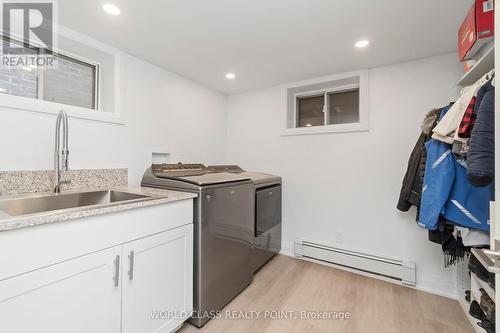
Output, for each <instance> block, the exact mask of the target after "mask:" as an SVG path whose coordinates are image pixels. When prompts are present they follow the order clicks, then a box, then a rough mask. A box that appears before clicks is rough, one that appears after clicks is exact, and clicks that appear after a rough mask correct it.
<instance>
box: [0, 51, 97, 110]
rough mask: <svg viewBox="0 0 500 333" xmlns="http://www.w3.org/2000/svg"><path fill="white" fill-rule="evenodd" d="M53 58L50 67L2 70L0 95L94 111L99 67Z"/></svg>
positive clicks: (7, 68)
mask: <svg viewBox="0 0 500 333" xmlns="http://www.w3.org/2000/svg"><path fill="white" fill-rule="evenodd" d="M19 44H21V43H20V42H19ZM52 57H53V58H54V61H53V63H52V66H37V65H30V66H24V67H5V66H1V67H0V92H1V93H4V94H9V95H15V96H21V97H27V98H33V99H39V100H45V101H50V102H55V103H61V104H66V105H72V106H77V107H82V108H86V109H92V110H97V109H98V96H97V95H98V93H97V92H98V89H97V88H98V82H99V79H98V74H99V66H98V65H97V64H94V63H91V62H89V61H84V60H80V59H76V57H72V56H68V55H65V54H61V53H55V52H54V53H53V55H52Z"/></svg>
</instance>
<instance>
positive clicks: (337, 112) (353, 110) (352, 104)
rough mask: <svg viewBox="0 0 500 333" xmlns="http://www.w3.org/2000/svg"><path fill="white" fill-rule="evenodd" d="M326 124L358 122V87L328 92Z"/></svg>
mask: <svg viewBox="0 0 500 333" xmlns="http://www.w3.org/2000/svg"><path fill="white" fill-rule="evenodd" d="M328 109H329V110H328V116H329V117H328V124H332V125H333V124H349V123H359V89H355V90H350V91H342V92H331V93H328Z"/></svg>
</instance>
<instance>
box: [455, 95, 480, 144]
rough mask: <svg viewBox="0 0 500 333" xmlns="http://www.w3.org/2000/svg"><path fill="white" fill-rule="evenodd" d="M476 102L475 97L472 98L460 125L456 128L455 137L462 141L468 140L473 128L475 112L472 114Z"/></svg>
mask: <svg viewBox="0 0 500 333" xmlns="http://www.w3.org/2000/svg"><path fill="white" fill-rule="evenodd" d="M476 101H477V97H476V96H474V97H472V99H471V100H470V103H469V106H468V107H467V109H466V110H465V114H464V117H463V118H462V122H461V123H460V127H458V132H457V135H458V137H459V138H462V139H468V138H470V135H471V132H472V128H473V127H474V124H475V122H476V112H474V110H475V106H476Z"/></svg>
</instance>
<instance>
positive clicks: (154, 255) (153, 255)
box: [122, 224, 193, 333]
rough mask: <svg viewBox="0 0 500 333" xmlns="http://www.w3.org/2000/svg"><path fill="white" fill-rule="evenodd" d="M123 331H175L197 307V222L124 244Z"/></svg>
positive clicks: (129, 332)
mask: <svg viewBox="0 0 500 333" xmlns="http://www.w3.org/2000/svg"><path fill="white" fill-rule="evenodd" d="M123 256H124V258H123V259H124V266H123V303H122V306H123V309H122V311H123V312H122V318H123V319H122V320H123V326H122V329H123V331H122V332H123V333H152V332H171V331H173V330H174V329H176V328H177V327H178V326H179V325H181V324H182V323H183V322H184V321H185V320H186V319H187V318H188V317H189V316H190V315H191V311H192V307H193V225H192V224H189V225H186V226H183V227H179V228H176V229H173V230H169V231H166V232H163V233H160V234H157V235H154V236H150V237H146V238H143V239H140V240H137V241H135V242H132V243H128V244H125V245H124V246H123Z"/></svg>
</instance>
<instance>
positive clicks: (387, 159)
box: [227, 54, 461, 296]
mask: <svg viewBox="0 0 500 333" xmlns="http://www.w3.org/2000/svg"><path fill="white" fill-rule="evenodd" d="M369 72H370V73H369V75H370V79H369V80H370V84H369V87H370V98H369V101H370V103H369V108H370V113H371V114H370V131H369V132H357V133H333V134H320V135H303V136H286V137H282V136H280V130H281V129H282V127H283V113H284V112H285V111H286V105H285V103H286V101H285V95H284V94H285V92H284V88H283V86H279V87H274V88H270V89H265V90H258V91H254V92H249V93H244V94H240V95H235V96H231V97H229V98H228V104H227V109H228V123H227V126H228V134H227V135H228V136H227V161H228V162H230V163H238V164H240V165H241V166H242V167H243V168H245V169H247V170H255V171H267V172H270V173H273V174H277V175H281V176H282V177H283V183H284V188H283V190H284V199H283V200H284V202H283V237H284V242H283V246H284V247H285V251H288V252H292V248H291V247H292V243H293V241H294V240H295V239H296V238H306V239H310V240H316V241H321V242H326V243H330V244H333V245H336V246H339V247H345V248H349V249H355V250H359V251H368V252H370V253H378V254H381V255H386V256H391V257H396V258H405V259H409V260H413V261H415V262H416V264H417V287H418V288H422V289H427V290H432V291H434V292H438V293H442V294H446V295H451V296H454V295H455V272H454V269H444V268H443V255H442V252H441V249H440V246H438V245H436V244H433V243H430V242H429V241H428V240H427V232H426V231H424V230H423V229H421V228H420V227H418V226H417V225H416V224H415V222H414V221H415V211H411V212H409V213H401V212H399V211H397V210H396V208H395V207H396V203H397V199H398V195H399V190H400V187H401V181H402V178H403V175H404V172H405V170H406V165H407V160H408V157H409V155H410V152H411V149H412V148H413V145H414V144H415V141H416V140H417V138H418V135H419V128H420V123H421V121H422V119H423V116H424V115H425V114H426V112H427V111H429V110H430V109H431V108H435V107H439V106H444V105H446V104H448V103H449V102H450V98H451V96H452V95H453V92H454V91H455V89H454V83H455V82H457V80H458V78H459V77H460V74H461V68H460V65H459V64H458V61H457V59H456V56H455V55H453V54H450V55H444V56H439V57H434V58H429V59H424V60H419V61H413V62H408V63H403V64H397V65H393V66H387V67H381V68H375V69H371V70H370V71H369ZM325 74H328V73H325ZM337 231H343V233H344V242H343V243H342V244H339V243H336V242H335V233H336V232H337Z"/></svg>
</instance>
